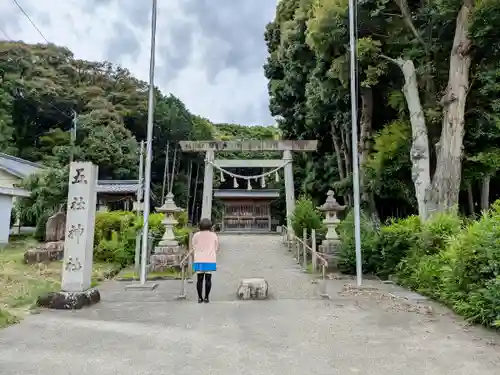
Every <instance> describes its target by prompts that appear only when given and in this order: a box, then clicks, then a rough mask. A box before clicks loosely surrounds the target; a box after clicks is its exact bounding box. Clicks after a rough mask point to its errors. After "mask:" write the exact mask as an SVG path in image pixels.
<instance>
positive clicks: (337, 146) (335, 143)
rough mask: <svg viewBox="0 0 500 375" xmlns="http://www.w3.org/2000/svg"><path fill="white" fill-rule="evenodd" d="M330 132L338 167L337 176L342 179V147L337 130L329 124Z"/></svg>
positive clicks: (343, 173) (343, 174)
mask: <svg viewBox="0 0 500 375" xmlns="http://www.w3.org/2000/svg"><path fill="white" fill-rule="evenodd" d="M330 134H331V135H332V141H333V147H334V149H335V157H336V158H337V167H338V169H339V177H340V179H341V180H343V179H344V178H345V177H346V175H345V168H344V160H343V156H342V147H341V145H340V139H339V137H338V135H337V130H336V129H335V126H334V125H332V126H331V130H330Z"/></svg>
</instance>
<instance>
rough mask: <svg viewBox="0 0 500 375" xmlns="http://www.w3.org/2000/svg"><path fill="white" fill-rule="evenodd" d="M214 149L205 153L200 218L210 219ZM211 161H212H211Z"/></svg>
mask: <svg viewBox="0 0 500 375" xmlns="http://www.w3.org/2000/svg"><path fill="white" fill-rule="evenodd" d="M213 161H214V151H213V150H207V152H206V153H205V176H204V179H203V201H202V204H201V219H204V218H207V219H210V220H212V199H213V187H214V166H213V165H212V163H213ZM211 162H212V163H211Z"/></svg>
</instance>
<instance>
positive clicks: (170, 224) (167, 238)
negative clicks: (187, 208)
mask: <svg viewBox="0 0 500 375" xmlns="http://www.w3.org/2000/svg"><path fill="white" fill-rule="evenodd" d="M165 198H166V199H165V203H163V206H161V207H159V208H157V209H156V211H158V212H161V213H163V214H165V219H163V220H162V223H163V224H164V225H165V233H163V237H162V238H161V241H160V243H159V244H158V245H159V246H179V243H178V242H177V240H176V239H175V234H174V226H175V225H177V224H178V223H179V222H178V221H177V220H176V219H175V217H174V214H175V213H177V212H181V211H183V209H182V208H179V207H177V206H176V204H175V202H174V194H172V192H170V193H168V194H167V196H166V197H165Z"/></svg>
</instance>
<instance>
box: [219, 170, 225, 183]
mask: <svg viewBox="0 0 500 375" xmlns="http://www.w3.org/2000/svg"><path fill="white" fill-rule="evenodd" d="M220 181H221V182H226V179H225V178H224V173H223V172H222V171H220Z"/></svg>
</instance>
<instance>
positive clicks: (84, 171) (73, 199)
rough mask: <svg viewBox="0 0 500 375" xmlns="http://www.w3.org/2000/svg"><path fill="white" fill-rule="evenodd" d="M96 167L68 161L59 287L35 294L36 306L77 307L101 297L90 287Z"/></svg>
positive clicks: (87, 163)
mask: <svg viewBox="0 0 500 375" xmlns="http://www.w3.org/2000/svg"><path fill="white" fill-rule="evenodd" d="M97 171H98V167H97V166H95V165H94V164H92V163H90V162H73V163H71V165H70V173H69V186H68V203H67V215H66V232H65V234H66V235H65V242H64V260H63V266H62V267H63V269H62V281H61V291H60V292H51V293H48V294H46V295H44V296H42V297H40V298H38V301H37V305H38V306H41V307H48V308H51V309H80V308H82V307H83V306H87V305H91V304H94V303H97V302H99V301H100V299H101V296H100V294H99V291H98V290H97V289H95V288H91V282H92V263H93V259H92V258H93V248H94V228H95V211H96V185H97Z"/></svg>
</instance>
